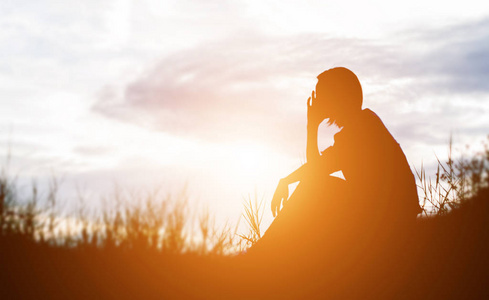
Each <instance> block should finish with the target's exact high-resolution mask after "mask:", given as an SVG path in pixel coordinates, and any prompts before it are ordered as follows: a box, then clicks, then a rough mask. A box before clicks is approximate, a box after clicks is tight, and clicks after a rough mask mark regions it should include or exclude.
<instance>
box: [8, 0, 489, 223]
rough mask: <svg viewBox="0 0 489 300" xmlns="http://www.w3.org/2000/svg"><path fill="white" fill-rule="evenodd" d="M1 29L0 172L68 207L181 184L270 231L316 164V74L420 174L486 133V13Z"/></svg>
mask: <svg viewBox="0 0 489 300" xmlns="http://www.w3.org/2000/svg"><path fill="white" fill-rule="evenodd" d="M0 26H1V28H2V30H1V31H0V96H1V99H2V100H1V102H0V159H1V160H2V165H4V166H7V162H8V171H9V173H11V174H14V175H15V176H17V178H18V184H19V186H20V188H24V189H28V188H29V186H31V185H32V182H37V183H38V184H39V185H40V186H46V184H47V182H48V181H49V179H50V178H52V177H53V176H55V177H57V178H58V179H59V180H60V181H61V189H60V193H61V195H60V196H61V198H63V199H64V201H66V202H67V203H68V204H67V206H68V207H70V206H73V205H74V204H72V203H75V202H76V201H77V200H76V198H77V197H78V195H79V194H80V193H83V194H84V195H87V197H88V198H89V199H90V201H91V202H92V203H91V204H93V205H94V207H97V205H99V204H100V200H98V199H100V197H103V196H106V195H108V194H110V193H111V192H112V191H113V190H114V187H115V186H116V185H117V186H120V187H123V188H125V189H128V190H137V191H144V190H151V189H154V188H155V187H160V188H161V189H163V190H164V191H165V192H168V193H173V194H176V193H178V192H179V191H181V190H183V189H185V188H187V192H188V194H189V197H190V201H191V202H192V205H194V204H195V206H196V207H207V208H208V209H209V211H210V212H211V213H212V214H214V215H215V216H216V218H217V219H218V220H221V221H222V220H231V221H235V220H237V218H238V217H239V216H240V215H241V213H242V212H243V206H242V205H243V200H244V199H248V197H251V198H252V199H254V198H255V197H256V198H258V199H263V200H264V206H265V209H266V212H265V217H264V218H265V224H267V223H269V222H270V221H271V220H272V217H271V213H270V211H269V209H268V208H269V205H270V200H271V196H272V194H273V191H274V189H275V186H276V184H277V183H278V180H279V179H280V178H281V177H284V176H286V175H287V174H289V173H290V172H291V171H293V170H294V169H296V168H297V167H299V166H300V165H301V164H302V163H303V162H304V161H305V143H306V100H307V98H308V97H309V95H310V93H311V91H312V90H313V89H314V87H315V84H316V82H317V79H316V76H317V75H318V74H319V73H321V72H323V71H324V70H326V69H329V68H332V67H337V66H344V67H347V68H349V69H351V70H352V71H353V72H355V73H356V74H357V76H358V78H359V80H360V82H361V83H362V87H363V91H364V107H368V108H371V109H372V110H374V111H375V112H376V113H377V114H378V115H379V116H380V117H381V119H382V120H383V122H384V124H385V125H386V126H387V128H388V129H389V130H390V132H391V133H392V134H393V136H394V137H395V138H396V140H397V141H398V142H399V143H400V144H401V146H402V148H403V150H404V152H405V154H406V156H407V158H408V160H409V163H410V164H411V166H412V167H413V168H414V167H417V168H419V167H420V166H421V164H422V163H423V165H424V166H426V167H427V168H428V170H432V167H433V165H434V163H435V162H436V157H435V155H437V156H439V157H441V158H443V157H446V154H447V152H448V142H449V138H450V136H452V137H453V144H454V148H455V149H463V147H464V145H471V146H472V147H473V148H476V149H477V147H479V146H480V145H481V141H483V140H485V139H486V136H487V135H488V134H489V118H488V115H489V84H488V82H489V59H488V53H489V30H488V28H489V6H487V4H485V3H484V2H483V1H473V0H467V1H463V2H460V1H426V0H425V1H403V2H396V1H387V0H377V1H301V2H300V3H299V2H298V1H221V0H211V1H197V0H193V1H186V0H183V1H182V0H179V1H176V0H175V1H160V0H155V1H150V0H147V1H145V0H141V1H130V0H115V1H105V0H97V1H95V0H86V1H24V0H19V1H15V2H14V1H3V2H2V3H1V4H0ZM337 131H338V128H328V127H327V126H326V125H324V124H323V125H322V126H321V130H320V133H321V134H320V137H319V144H320V147H322V148H326V147H328V146H330V145H331V144H332V143H333V135H334V133H336V132H337ZM8 157H10V158H8ZM4 162H5V163H4ZM430 168H431V169H430ZM99 196H100V197H99Z"/></svg>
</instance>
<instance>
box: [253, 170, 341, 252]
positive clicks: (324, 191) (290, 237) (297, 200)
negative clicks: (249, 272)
mask: <svg viewBox="0 0 489 300" xmlns="http://www.w3.org/2000/svg"><path fill="white" fill-rule="evenodd" d="M345 192H346V182H345V181H344V180H342V179H339V178H337V177H332V176H327V177H326V178H324V179H321V180H316V181H315V182H314V181H302V182H300V183H299V185H298V186H297V188H296V189H295V191H294V193H293V194H292V195H291V196H290V197H289V200H288V201H287V202H286V204H285V205H284V207H283V209H282V210H281V211H280V212H279V213H278V215H277V217H276V218H275V220H274V221H273V223H272V224H271V225H270V227H269V228H268V230H267V231H266V233H265V235H264V236H263V237H262V239H261V240H260V241H259V242H258V243H257V244H256V245H255V246H254V247H253V248H255V249H252V250H258V251H261V250H259V249H263V250H265V251H266V250H268V249H269V250H271V251H275V250H272V249H280V251H291V250H294V249H293V248H301V247H305V246H306V245H308V244H309V242H310V241H311V240H318V239H321V238H322V236H323V235H324V234H325V232H326V231H325V229H327V228H329V227H331V226H334V225H333V224H335V223H336V222H337V220H338V219H339V218H338V217H339V216H340V215H341V214H342V213H341V211H342V210H343V209H342V207H343V206H344V205H345V201H346V200H347V199H345V198H346V197H345ZM340 218H341V217H340ZM250 252H253V251H250Z"/></svg>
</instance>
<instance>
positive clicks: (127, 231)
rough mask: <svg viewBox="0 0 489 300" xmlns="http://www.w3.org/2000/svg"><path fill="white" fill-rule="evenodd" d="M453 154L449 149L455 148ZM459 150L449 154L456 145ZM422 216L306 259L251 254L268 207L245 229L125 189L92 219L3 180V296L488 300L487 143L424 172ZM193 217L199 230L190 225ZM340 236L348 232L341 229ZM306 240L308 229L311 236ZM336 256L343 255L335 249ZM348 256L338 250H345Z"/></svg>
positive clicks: (252, 202)
mask: <svg viewBox="0 0 489 300" xmlns="http://www.w3.org/2000/svg"><path fill="white" fill-rule="evenodd" d="M450 149H451V146H450ZM450 153H451V150H450ZM416 174H417V176H418V179H419V184H420V200H421V202H422V205H423V209H424V212H423V216H422V217H421V218H418V221H417V223H416V227H415V228H414V229H406V230H405V231H400V232H397V233H396V235H395V236H389V237H383V238H377V239H376V240H375V241H374V240H373V239H366V238H363V237H356V238H355V239H354V240H353V241H349V243H348V244H345V245H343V247H337V248H335V247H336V245H331V247H328V248H327V249H316V250H314V251H310V253H309V254H304V253H301V256H298V257H294V256H289V255H288V249H283V250H282V252H280V253H274V255H273V257H253V256H248V255H244V254H238V255H236V253H241V252H243V251H244V250H245V249H246V248H247V247H250V246H252V245H253V244H255V243H256V242H257V241H258V240H259V239H260V238H261V235H262V233H263V232H262V229H261V228H260V223H261V216H262V215H263V208H262V207H263V205H262V203H263V201H261V202H260V201H258V200H257V199H256V197H255V199H248V200H247V202H246V205H245V213H244V219H245V221H246V222H247V224H248V227H249V232H247V233H246V234H240V233H239V232H237V226H225V227H224V228H217V226H216V225H215V222H213V219H212V215H211V213H209V212H208V211H207V210H204V211H203V212H202V213H201V214H200V215H197V217H192V213H191V212H190V211H189V206H188V205H187V203H188V199H187V196H186V193H185V191H183V192H182V193H181V194H179V195H177V196H176V197H171V196H170V195H162V193H160V192H158V191H155V192H152V193H147V194H143V195H141V194H131V193H123V192H122V189H120V188H118V189H116V192H115V193H114V194H113V195H112V196H111V197H109V198H107V199H106V200H105V206H104V209H102V210H101V211H99V212H97V213H95V212H93V213H90V212H89V210H88V208H87V205H86V203H87V199H84V197H82V196H80V197H79V198H80V199H79V203H78V206H77V209H76V210H75V212H74V213H72V214H68V213H66V212H65V213H63V211H62V210H61V208H60V199H58V193H57V191H58V184H57V181H56V180H52V181H51V183H50V187H49V189H48V191H49V192H48V193H46V194H45V196H44V197H41V196H40V193H39V190H38V188H37V187H36V185H33V186H32V191H31V193H30V196H29V197H28V199H21V196H20V195H19V193H18V190H17V187H16V182H15V178H14V177H12V176H9V174H8V173H7V171H6V170H4V171H3V172H2V174H1V177H0V266H1V271H0V287H1V288H0V293H1V295H0V298H1V299H21V298H80V299H82V298H83V299H116V298H117V299H121V298H122V299H135V298H137V299H144V298H151V299H153V298H158V299H161V298H163V299H168V298H169V299H199V298H211V299H215V298H225V299H228V298H232V299H236V298H238V299H239V298H243V299H257V298H262V299H274V298H281V299H283V298H288V299H299V298H303V299H306V298H321V299H329V298H334V299H352V298H353V299H379V298H382V299H406V298H407V299H414V298H416V299H460V298H467V299H469V298H471V299H474V298H485V297H487V296H489V289H488V288H487V287H486V283H487V278H489V271H488V267H489V255H488V253H489V230H488V229H489V147H488V146H487V145H485V148H484V150H483V151H482V152H480V153H476V154H474V155H471V156H469V157H463V156H462V157H459V158H457V159H456V160H454V159H453V158H452V155H451V154H449V158H448V160H447V161H446V162H443V161H440V160H439V161H438V168H437V172H436V173H435V174H434V176H433V178H429V177H427V175H426V172H425V170H424V169H423V167H421V169H420V170H417V171H416ZM193 219H195V223H196V224H194V223H192V222H193V221H194V220H193ZM339 230H341V229H339ZM304 234H308V233H304ZM335 249H336V250H335ZM338 249H340V250H338Z"/></svg>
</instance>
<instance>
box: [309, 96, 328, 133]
mask: <svg viewBox="0 0 489 300" xmlns="http://www.w3.org/2000/svg"><path fill="white" fill-rule="evenodd" d="M314 103H316V94H315V93H314V91H312V94H311V97H309V98H307V126H313V127H319V124H321V122H322V121H323V120H324V117H323V114H322V112H321V111H320V110H319V108H318V106H317V104H316V105H314Z"/></svg>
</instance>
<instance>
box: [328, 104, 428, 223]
mask: <svg viewBox="0 0 489 300" xmlns="http://www.w3.org/2000/svg"><path fill="white" fill-rule="evenodd" d="M332 148H334V150H333V149H332V151H331V152H332V154H333V155H330V158H331V156H333V157H335V159H337V163H338V165H339V167H340V168H341V170H342V172H343V175H344V176H345V179H346V181H347V184H348V186H349V187H350V190H351V191H352V193H354V198H356V199H358V201H362V202H364V203H362V204H365V205H366V206H370V207H372V208H375V209H376V210H378V212H379V213H381V214H385V213H390V214H394V215H397V216H400V215H403V216H413V217H414V216H416V215H417V214H418V213H419V212H420V211H421V208H420V207H419V202H418V195H417V188H416V181H415V178H414V175H413V173H412V172H411V169H410V167H409V164H408V162H407V159H406V156H405V155H404V153H403V151H402V149H401V147H400V145H399V144H398V143H397V141H396V140H395V139H394V138H393V137H392V135H391V134H390V133H389V131H388V130H387V128H386V127H385V126H384V124H383V123H382V121H381V120H380V118H379V117H378V116H377V115H376V114H375V113H374V112H372V111H371V110H370V109H364V110H362V111H361V112H360V113H359V114H358V116H357V119H355V121H354V122H351V123H349V124H348V125H347V126H345V127H344V128H343V129H342V130H341V131H340V132H339V133H337V134H336V135H335V144H334V146H333V147H332Z"/></svg>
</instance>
